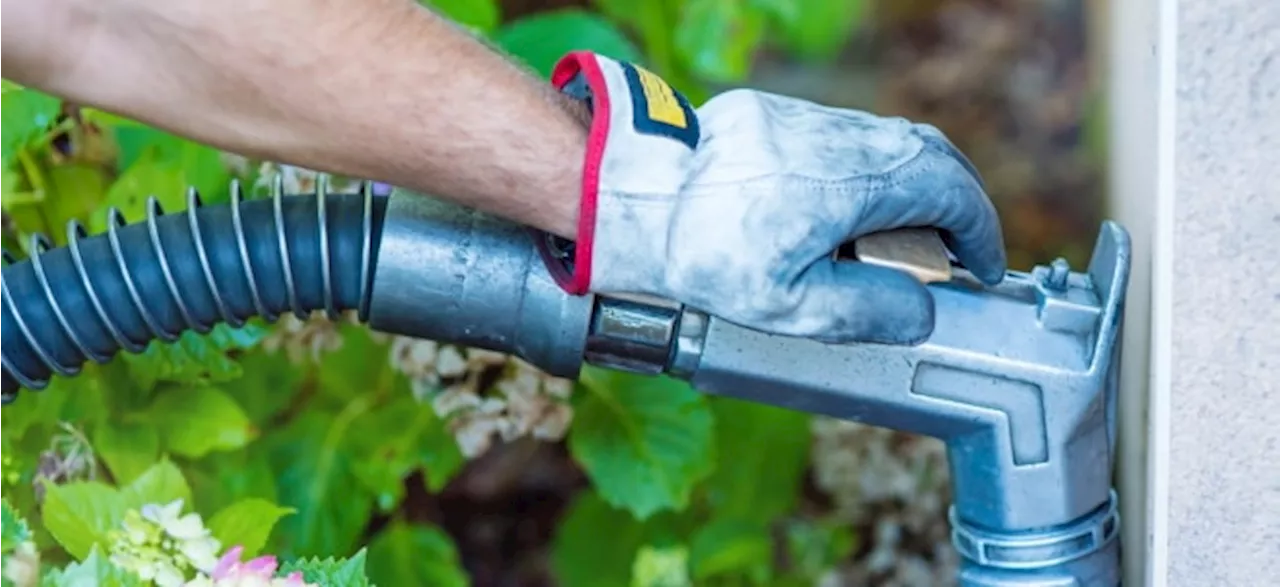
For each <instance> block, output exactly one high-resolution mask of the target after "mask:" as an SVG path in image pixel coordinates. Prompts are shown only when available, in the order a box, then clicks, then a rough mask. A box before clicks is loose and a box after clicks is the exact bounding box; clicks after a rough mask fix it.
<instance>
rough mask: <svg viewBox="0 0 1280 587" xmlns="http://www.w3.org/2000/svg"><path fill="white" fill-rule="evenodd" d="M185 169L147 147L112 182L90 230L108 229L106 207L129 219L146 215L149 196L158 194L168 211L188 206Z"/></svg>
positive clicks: (157, 196) (165, 209)
mask: <svg viewBox="0 0 1280 587" xmlns="http://www.w3.org/2000/svg"><path fill="white" fill-rule="evenodd" d="M183 180H184V177H183V172H182V169H181V168H179V167H177V166H175V165H172V164H168V163H166V162H165V161H164V160H163V159H162V158H161V154H160V151H159V149H158V148H156V147H150V148H147V149H144V150H143V151H142V153H141V154H140V155H139V156H138V159H137V160H136V161H134V162H133V164H132V165H130V166H129V167H128V168H127V169H125V171H124V173H122V174H121V175H120V177H118V178H117V179H116V181H115V182H114V183H113V184H111V189H110V190H108V191H107V196H106V200H105V201H104V202H103V206H102V208H101V210H100V212H99V213H98V214H96V215H95V217H94V219H93V221H92V222H91V226H92V229H91V230H90V232H91V233H98V232H104V231H105V230H106V228H107V217H106V213H107V209H108V208H110V207H113V206H114V207H116V208H119V209H120V212H121V213H123V214H124V217H125V219H126V220H128V221H129V222H138V221H139V220H142V219H143V218H145V217H146V212H147V208H146V205H147V199H148V198H149V197H151V196H155V197H156V199H157V200H158V201H159V202H160V205H161V207H162V208H163V209H164V211H165V212H176V211H180V210H183V209H185V208H186V202H185V197H186V185H185V182H184V181H183Z"/></svg>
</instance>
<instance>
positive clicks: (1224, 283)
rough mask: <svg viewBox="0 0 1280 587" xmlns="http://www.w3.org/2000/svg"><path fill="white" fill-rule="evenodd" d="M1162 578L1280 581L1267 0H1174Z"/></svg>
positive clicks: (1278, 235)
mask: <svg viewBox="0 0 1280 587" xmlns="http://www.w3.org/2000/svg"><path fill="white" fill-rule="evenodd" d="M1178 7H1179V11H1178V15H1177V23H1178V32H1177V61H1176V68H1177V82H1176V88H1177V93H1176V96H1175V100H1176V105H1177V109H1176V115H1175V120H1176V123H1175V124H1176V126H1175V128H1176V132H1175V137H1176V143H1175V145H1176V151H1175V153H1174V158H1173V160H1174V186H1175V187H1174V193H1175V199H1174V206H1173V211H1172V212H1173V214H1172V217H1173V226H1172V236H1173V247H1174V254H1175V256H1174V258H1173V264H1172V267H1171V269H1172V271H1171V275H1170V276H1171V278H1172V280H1171V283H1170V284H1168V285H1169V287H1170V291H1169V297H1168V300H1169V302H1170V310H1171V322H1170V326H1171V328H1170V329H1169V330H1170V333H1171V335H1172V336H1171V347H1170V348H1169V351H1170V354H1169V358H1170V361H1169V362H1170V367H1171V371H1170V377H1169V380H1168V381H1169V390H1168V392H1169V396H1168V400H1169V404H1168V406H1169V412H1168V414H1169V444H1168V464H1169V467H1168V473H1169V478H1168V483H1169V485H1168V488H1169V492H1168V499H1169V501H1168V515H1169V518H1168V528H1169V541H1168V573H1169V580H1170V581H1169V584H1170V585H1188V586H1192V585H1194V586H1201V585H1203V586H1216V585H1223V586H1237V585H1238V586H1251V585H1259V586H1261V585H1277V584H1280V0H1180V1H1179V2H1178Z"/></svg>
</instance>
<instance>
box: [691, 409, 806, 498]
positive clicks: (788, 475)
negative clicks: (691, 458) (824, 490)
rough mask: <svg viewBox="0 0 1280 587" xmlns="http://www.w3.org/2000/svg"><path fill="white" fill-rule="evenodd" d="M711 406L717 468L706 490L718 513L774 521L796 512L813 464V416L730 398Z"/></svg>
mask: <svg viewBox="0 0 1280 587" xmlns="http://www.w3.org/2000/svg"><path fill="white" fill-rule="evenodd" d="M710 403H711V409H712V412H713V413H714V414H715V421H716V470H715V472H714V473H712V475H711V477H710V478H709V479H708V480H707V484H706V491H707V498H708V501H709V502H710V503H711V506H712V507H713V508H714V509H715V513H716V515H717V516H719V517H730V518H738V519H744V520H755V521H759V522H768V521H770V520H773V519H774V518H776V517H777V516H780V515H783V514H785V513H787V512H790V511H791V510H792V508H794V506H795V503H796V497H797V495H798V494H799V492H800V489H801V487H802V485H803V482H804V473H805V467H806V466H807V463H808V462H809V459H808V453H809V445H810V433H809V416H807V415H806V414H804V413H802V412H798V411H795V410H786V409H783V408H776V407H773V406H766V405H763V404H756V403H752V402H747V401H741V400H735V399H731V398H727V397H716V398H713V399H712V401H711V402H710Z"/></svg>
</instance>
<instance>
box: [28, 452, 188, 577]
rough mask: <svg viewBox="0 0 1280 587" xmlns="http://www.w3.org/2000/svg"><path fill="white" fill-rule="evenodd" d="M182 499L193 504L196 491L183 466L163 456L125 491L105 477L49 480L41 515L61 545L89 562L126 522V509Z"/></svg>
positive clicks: (45, 524) (45, 525)
mask: <svg viewBox="0 0 1280 587" xmlns="http://www.w3.org/2000/svg"><path fill="white" fill-rule="evenodd" d="M177 499H181V500H183V501H184V503H185V504H188V505H189V504H190V503H191V489H190V488H189V487H188V486H187V482H186V480H185V479H184V478H183V477H182V472H181V471H179V470H178V467H177V466H176V465H174V464H173V462H171V461H169V460H168V459H162V460H161V461H159V462H157V463H155V464H154V465H152V466H151V467H150V468H148V469H147V470H146V471H144V472H143V473H142V474H141V475H139V476H138V478H137V479H134V481H133V482H132V483H130V484H128V485H126V486H125V487H124V488H122V489H116V488H115V487H111V486H110V485H107V484H105V483H102V482H100V481H78V482H75V483H68V484H66V485H56V484H53V483H48V484H46V485H45V498H44V506H43V507H42V509H41V518H42V521H43V522H44V527H45V529H46V530H48V531H49V534H50V535H52V536H53V538H54V540H56V541H57V542H58V544H60V545H62V547H63V548H64V549H65V550H66V551H67V552H68V553H70V554H71V556H74V557H76V558H77V559H81V560H84V558H85V557H86V556H88V555H89V551H90V550H91V549H92V548H93V546H94V545H99V546H102V547H103V548H105V547H106V546H107V545H108V541H107V533H108V532H110V531H111V530H113V529H115V528H117V527H118V526H119V525H120V521H121V520H123V519H124V513H125V512H126V511H128V510H130V509H137V508H141V507H142V506H143V505H145V504H149V503H155V504H166V503H169V502H172V501H174V500H177Z"/></svg>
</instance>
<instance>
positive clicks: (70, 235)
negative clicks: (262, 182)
mask: <svg viewBox="0 0 1280 587" xmlns="http://www.w3.org/2000/svg"><path fill="white" fill-rule="evenodd" d="M326 186H327V183H326V182H325V181H324V180H321V181H320V182H318V185H317V189H316V191H315V192H314V193H313V194H308V195H289V196H285V195H284V193H283V186H282V184H281V180H280V178H279V177H277V178H276V181H275V183H274V186H273V189H272V197H271V198H269V199H262V200H252V201H244V200H243V198H242V195H241V190H240V188H239V186H238V185H235V186H233V187H232V190H231V202H230V203H229V204H228V205H218V206H208V207H204V206H201V203H200V198H199V195H198V194H197V193H196V192H195V190H189V191H188V193H187V210H186V211H185V212H182V213H177V214H167V215H166V214H165V213H164V211H163V210H161V209H160V205H159V202H158V201H157V200H156V199H155V198H154V197H152V198H150V199H149V200H148V201H147V214H146V218H145V220H143V221H141V222H137V223H134V224H129V225H126V224H125V222H124V216H123V215H122V214H121V213H120V212H119V210H117V209H112V210H110V212H109V215H108V225H109V228H108V230H107V232H105V233H103V234H98V235H94V236H88V235H87V234H86V232H85V229H84V227H83V226H82V225H81V224H80V223H78V222H76V221H72V222H70V223H68V225H67V227H66V230H67V245H65V246H62V247H58V248H50V247H49V241H48V239H47V238H45V237H43V236H42V235H34V236H33V237H32V246H31V247H30V251H29V252H30V253H31V256H30V257H28V258H27V259H23V260H21V261H17V262H12V257H10V256H9V254H8V253H7V252H6V253H5V261H6V264H5V267H4V269H3V284H2V286H0V295H2V296H3V299H2V300H0V302H2V303H0V318H2V319H3V323H2V324H0V326H2V327H0V338H2V339H3V341H2V342H3V344H2V345H0V354H2V355H3V365H4V373H3V401H4V403H5V404H8V403H10V402H12V401H13V400H14V399H15V398H16V397H17V393H18V389H19V387H20V386H21V387H25V388H28V389H33V390H39V389H43V388H45V387H47V386H48V383H49V380H50V378H51V377H52V376H54V375H64V376H72V375H76V374H78V373H79V372H80V370H81V368H82V367H83V365H84V364H85V362H86V361H89V360H92V361H96V362H99V363H104V362H106V361H108V360H110V359H111V358H112V357H113V356H114V355H115V354H116V353H118V352H119V351H121V350H125V351H128V352H139V351H142V350H144V349H145V348H146V347H147V345H148V344H149V343H150V342H151V341H152V340H155V339H160V340H164V341H173V340H176V339H177V338H178V336H179V335H181V334H182V332H184V331H186V330H194V331H196V332H199V333H205V332H208V331H209V330H210V329H211V328H212V327H213V326H214V325H215V324H217V323H219V322H226V323H227V324H229V325H231V326H233V327H235V326H241V325H243V324H244V322H245V320H246V319H248V318H250V317H253V316H261V317H263V318H265V319H266V320H268V321H275V320H276V319H278V318H279V316H280V315H281V314H283V313H285V312H293V313H294V314H296V315H297V316H298V317H300V318H305V317H307V316H309V315H310V313H311V312H312V311H316V310H325V311H326V312H327V314H328V316H329V317H330V318H333V319H336V318H338V317H340V314H341V313H342V312H345V311H347V310H357V312H358V315H359V318H360V320H361V321H367V319H368V312H369V298H370V290H371V286H372V283H373V267H374V264H375V261H376V257H377V254H378V242H379V239H380V236H381V229H382V220H383V215H384V213H385V211H386V200H387V198H385V197H379V196H375V195H374V194H373V187H372V184H371V183H369V182H364V183H363V184H362V187H361V189H360V192H359V193H358V194H351V193H344V194H334V193H328V190H327V187H326Z"/></svg>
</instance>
